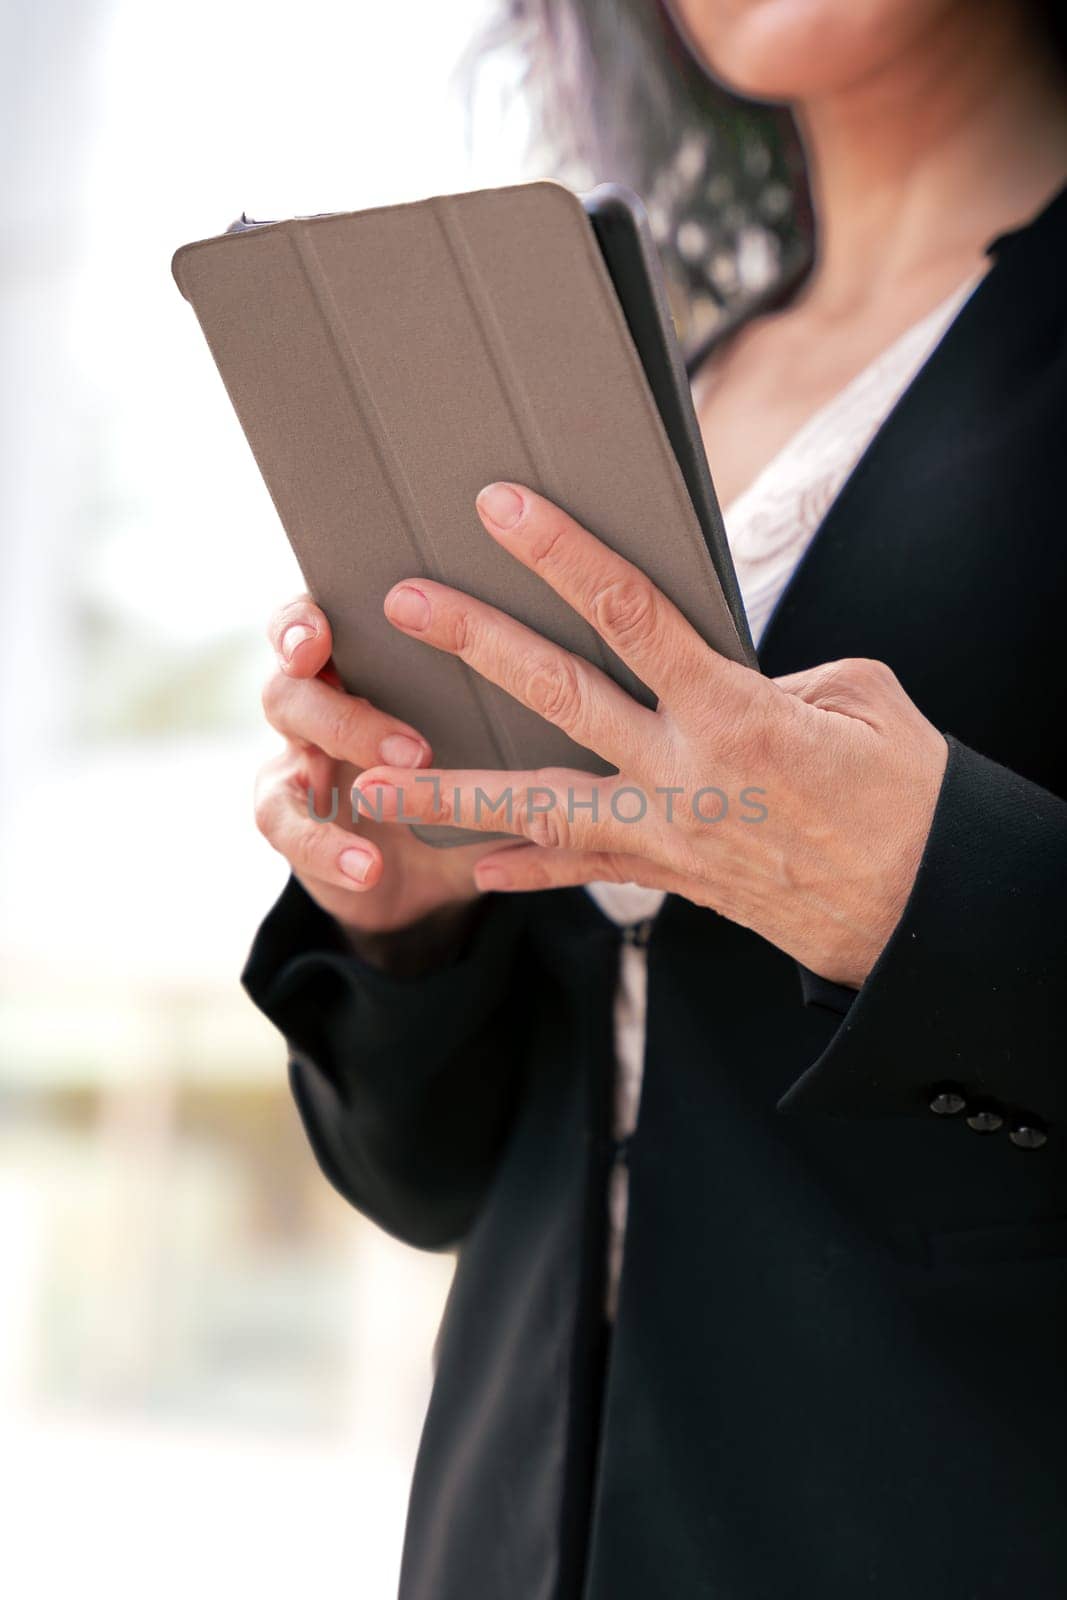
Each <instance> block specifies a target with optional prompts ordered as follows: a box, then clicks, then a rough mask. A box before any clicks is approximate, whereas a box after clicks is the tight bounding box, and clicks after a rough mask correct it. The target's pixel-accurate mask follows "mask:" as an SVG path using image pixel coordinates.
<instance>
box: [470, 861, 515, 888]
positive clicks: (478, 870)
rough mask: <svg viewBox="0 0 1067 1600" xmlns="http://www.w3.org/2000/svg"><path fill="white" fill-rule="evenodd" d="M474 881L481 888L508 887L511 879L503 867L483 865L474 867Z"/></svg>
mask: <svg viewBox="0 0 1067 1600" xmlns="http://www.w3.org/2000/svg"><path fill="white" fill-rule="evenodd" d="M474 881H475V883H476V884H477V885H478V887H479V889H506V888H507V886H508V884H509V883H510V882H511V879H510V878H509V877H508V875H507V873H506V872H505V871H504V869H503V867H482V866H478V867H475V869H474Z"/></svg>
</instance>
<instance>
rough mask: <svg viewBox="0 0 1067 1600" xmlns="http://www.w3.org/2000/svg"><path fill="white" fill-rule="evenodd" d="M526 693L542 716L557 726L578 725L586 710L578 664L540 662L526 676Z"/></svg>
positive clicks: (570, 662)
mask: <svg viewBox="0 0 1067 1600" xmlns="http://www.w3.org/2000/svg"><path fill="white" fill-rule="evenodd" d="M526 694H527V698H528V699H529V702H530V705H531V706H532V707H533V709H534V710H535V711H536V712H537V714H538V716H541V717H544V719H545V721H546V722H551V723H554V724H555V725H556V726H557V727H561V728H572V727H574V726H575V725H576V723H577V721H578V718H579V715H580V712H581V707H582V686H581V682H580V680H579V676H578V669H577V665H576V663H575V662H573V661H569V660H567V659H563V660H555V661H539V662H537V663H535V664H534V666H533V667H532V668H531V670H530V671H529V673H528V674H527V675H526Z"/></svg>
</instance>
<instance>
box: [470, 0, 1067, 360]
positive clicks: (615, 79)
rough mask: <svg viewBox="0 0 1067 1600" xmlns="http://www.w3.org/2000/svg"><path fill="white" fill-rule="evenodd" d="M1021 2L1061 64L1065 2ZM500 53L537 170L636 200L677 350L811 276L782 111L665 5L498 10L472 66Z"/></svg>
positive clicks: (801, 197)
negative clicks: (688, 40)
mask: <svg viewBox="0 0 1067 1600" xmlns="http://www.w3.org/2000/svg"><path fill="white" fill-rule="evenodd" d="M1020 3H1029V6H1030V9H1031V11H1032V12H1033V13H1034V14H1035V17H1036V18H1037V20H1038V22H1039V24H1040V25H1041V26H1042V27H1043V28H1044V29H1045V31H1046V35H1047V37H1048V39H1049V43H1050V46H1051V48H1052V49H1053V50H1054V51H1055V52H1056V53H1057V55H1058V57H1059V59H1060V61H1061V62H1063V63H1064V64H1065V67H1067V4H1065V3H1064V0H1020ZM505 49H506V50H508V51H510V52H512V53H513V54H515V55H517V57H518V59H519V62H520V63H521V73H522V77H521V85H520V87H521V92H522V95H523V98H524V100H525V102H526V105H527V107H528V110H529V113H530V116H531V119H532V127H533V135H534V138H533V148H532V150H531V156H532V159H533V161H534V162H535V163H536V165H537V166H538V168H539V169H540V170H541V171H543V172H548V173H552V174H553V175H554V176H557V177H559V178H562V179H563V180H564V181H565V182H568V183H569V184H570V185H571V186H572V187H573V188H575V189H584V188H590V187H592V185H593V184H594V183H599V182H601V181H604V180H616V181H619V182H622V183H626V184H628V185H629V186H630V187H631V188H633V189H635V190H636V191H637V192H638V194H640V195H641V197H642V199H643V200H644V201H645V205H646V207H647V209H648V214H649V221H650V223H651V226H652V231H653V234H654V235H655V238H656V243H657V245H658V246H659V251H660V255H661V257H662V260H663V265H664V270H665V273H666V277H667V288H668V293H669V295H670V298H671V302H672V305H671V309H672V311H673V312H674V315H675V321H676V323H677V326H678V331H679V334H680V337H681V340H682V343H683V346H685V347H688V348H693V347H694V346H696V345H699V344H700V343H701V342H702V341H703V339H704V338H705V336H706V335H707V334H708V333H709V332H710V331H711V329H712V328H714V327H715V326H716V325H717V324H718V323H719V322H720V321H721V320H722V319H723V318H724V317H725V316H729V317H730V318H731V319H732V318H733V316H734V315H743V314H744V310H745V308H746V306H747V305H749V304H750V303H751V302H754V301H756V300H759V299H762V298H763V297H764V296H765V295H767V294H768V293H770V294H773V293H774V290H775V286H776V285H781V286H782V289H783V291H784V290H785V288H786V286H788V285H792V284H794V283H795V282H796V281H797V280H798V278H800V277H802V276H803V274H804V273H805V272H806V271H807V269H808V267H809V265H810V263H811V259H812V253H813V224H812V215H811V204H810V195H809V190H808V184H807V176H806V171H805V164H804V157H803V151H802V149H801V144H800V139H799V136H798V134H797V130H796V125H795V123H794V121H793V118H792V115H791V113H790V112H789V110H788V108H787V107H785V106H782V105H767V104H761V103H758V102H755V101H750V100H745V99H742V98H741V97H740V96H738V95H735V94H733V93H731V92H730V91H729V90H727V89H725V88H723V87H722V86H721V85H720V84H718V83H716V82H715V81H714V80H713V79H712V78H710V77H709V76H708V74H707V72H706V71H705V69H704V68H703V67H702V66H701V65H700V64H699V63H698V62H697V61H696V60H695V59H694V57H693V55H692V54H691V52H690V50H689V48H688V46H687V45H686V44H685V43H684V41H683V39H682V38H681V36H680V34H679V32H678V29H677V27H676V26H675V24H674V22H673V21H672V19H671V17H670V15H669V13H668V10H667V6H666V4H665V0H498V14H497V16H496V18H495V20H493V21H492V22H491V23H490V24H489V26H488V28H487V29H486V30H485V32H484V33H483V35H482V36H481V37H480V38H479V39H478V40H477V41H476V43H475V45H474V46H473V47H472V50H471V52H470V54H469V57H468V62H467V65H468V69H470V70H476V68H477V66H478V63H479V62H480V61H482V60H484V59H485V57H486V56H487V55H491V54H493V53H494V52H496V51H499V50H505Z"/></svg>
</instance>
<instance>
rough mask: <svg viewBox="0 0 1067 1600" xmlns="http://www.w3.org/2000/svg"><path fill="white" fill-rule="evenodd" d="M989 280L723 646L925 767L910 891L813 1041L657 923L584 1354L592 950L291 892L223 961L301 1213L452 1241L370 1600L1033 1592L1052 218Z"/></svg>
mask: <svg viewBox="0 0 1067 1600" xmlns="http://www.w3.org/2000/svg"><path fill="white" fill-rule="evenodd" d="M990 251H991V253H992V255H993V257H994V264H993V266H992V268H991V270H990V272H989V274H988V276H987V277H986V278H985V280H984V281H983V282H982V283H981V285H980V287H979V288H978V289H977V291H976V292H975V294H974V296H973V298H972V299H971V300H970V301H969V302H968V304H967V305H966V307H965V308H964V309H963V311H962V312H961V314H960V315H959V317H958V319H957V320H956V322H955V323H954V324H953V326H952V327H951V328H950V330H949V331H948V333H947V335H946V336H945V338H944V339H943V341H942V343H941V344H940V345H939V347H938V349H937V350H936V351H935V353H934V354H933V356H932V357H931V359H930V360H929V361H928V362H927V364H926V366H925V367H924V368H923V370H922V371H921V372H920V373H919V375H918V377H917V378H916V379H915V381H914V382H913V383H912V384H911V386H910V388H909V389H908V390H907V392H906V393H905V394H904V396H903V398H902V399H901V400H900V402H899V403H898V404H897V406H896V408H895V409H894V411H893V412H892V414H891V416H890V417H889V418H888V419H887V421H886V422H885V423H884V425H883V426H882V428H881V430H880V431H879V433H878V435H877V437H876V438H875V440H874V442H873V443H872V444H871V446H870V448H869V449H868V450H867V452H866V454H865V455H864V457H863V459H862V461H861V462H860V464H859V465H858V466H857V468H856V470H855V471H854V472H853V473H852V476H851V477H850V478H849V480H848V483H847V484H846V486H845V488H844V489H843V491H842V493H841V495H840V497H839V498H838V500H837V501H836V502H835V504H834V505H833V507H832V508H831V510H830V512H829V514H828V515H827V517H826V519H825V522H824V524H823V526H822V528H821V529H820V531H819V533H818V535H817V537H816V538H815V541H814V543H813V544H812V546H811V548H810V550H809V551H808V553H807V555H806V557H805V559H804V561H803V562H802V564H801V566H800V568H799V570H798V571H797V573H796V575H795V576H794V578H793V580H792V582H791V583H790V585H789V587H788V589H787V591H786V592H785V594H784V596H783V598H782V600H781V602H780V603H779V605H778V608H777V611H776V612H775V615H774V617H773V619H772V621H771V623H770V626H769V629H768V631H767V633H766V635H765V641H764V645H763V649H762V652H761V654H762V662H763V666H764V668H765V670H766V671H767V672H769V673H771V674H779V673H784V672H789V671H793V670H796V669H799V668H803V667H807V666H810V665H812V664H814V663H816V662H820V661H824V660H831V659H834V658H839V657H845V656H873V657H879V658H881V659H882V660H884V661H887V662H888V663H889V664H890V666H892V667H893V669H894V670H895V671H896V673H897V674H898V675H899V677H900V679H901V681H902V683H903V684H904V687H905V688H906V689H907V691H908V692H909V693H910V694H911V695H912V696H913V698H914V699H915V700H916V702H917V703H918V705H919V706H920V707H921V708H922V710H923V711H924V712H925V713H926V714H927V715H928V716H929V717H930V718H931V719H932V720H933V721H934V722H935V723H936V724H937V726H938V727H939V728H941V729H943V730H944V731H945V732H946V733H947V734H948V735H949V736H950V743H951V755H950V760H949V765H948V770H947V773H946V776H945V780H944V785H943V788H942V791H941V795H940V799H939V802H938V806H937V811H936V815H935V817H934V822H933V827H932V831H931V834H930V837H929V841H928V844H927V847H926V851H925V854H924V857H923V860H922V865H921V867H920V870H919V875H918V879H917V881H916V884H915V887H914V891H913V893H912V895H911V898H910V900H909V902H908V905H907V908H906V910H905V912H904V915H903V918H902V920H901V922H900V924H899V926H898V927H897V929H896V931H895V933H894V934H893V936H892V938H891V939H890V942H889V944H888V946H887V947H886V949H885V951H884V952H883V954H882V957H881V959H880V960H879V962H878V964H877V966H876V968H875V970H874V971H873V972H872V974H871V975H870V977H869V979H868V980H867V982H866V983H865V984H864V986H863V988H862V989H861V990H860V991H859V993H858V995H857V996H856V997H855V999H854V1000H853V1001H852V1003H851V1005H849V1004H848V997H847V996H846V997H845V998H844V999H840V998H839V995H838V996H835V994H834V993H833V992H832V991H828V998H829V1000H830V1002H831V1005H835V1006H837V1009H836V1010H834V1009H829V1008H828V1007H827V1006H826V1005H825V1004H819V1003H817V1002H818V1000H819V999H820V986H818V985H809V986H808V987H807V990H806V991H805V989H804V988H803V987H802V984H801V982H800V981H799V978H798V972H797V969H796V967H795V965H794V963H793V962H792V961H791V960H790V959H789V958H788V957H786V956H784V955H782V954H781V953H780V952H779V951H778V950H776V949H774V948H773V947H772V946H771V945H769V944H767V943H765V942H764V941H763V940H761V939H759V938H758V937H757V936H756V935H755V934H752V933H750V932H746V931H745V930H744V929H742V928H738V927H735V926H733V925H732V924H731V923H729V922H726V921H724V920H723V919H722V918H720V917H718V916H716V915H715V914H714V913H712V912H710V911H707V910H700V909H698V908H696V907H695V906H693V905H691V904H689V903H688V902H687V901H685V900H681V899H677V898H674V897H671V898H669V899H668V901H667V903H666V905H665V907H664V910H663V911H662V913H661V914H660V916H659V917H658V919H657V920H656V922H655V925H654V930H653V933H652V938H651V945H650V951H649V961H650V969H649V970H650V978H649V984H650V988H649V994H650V1000H649V1018H648V1046H647V1058H646V1075H645V1082H644V1090H643V1099H642V1104H641V1111H640V1122H639V1126H638V1128H637V1131H636V1133H635V1135H634V1136H633V1139H632V1141H631V1144H630V1149H629V1161H630V1169H631V1188H630V1214H629V1226H628V1233H627V1240H626V1255H625V1265H624V1269H623V1276H622V1281H621V1288H620V1297H619V1309H618V1316H617V1321H616V1325H615V1329H614V1333H613V1334H612V1335H611V1336H610V1339H607V1338H606V1337H605V1336H604V1335H603V1331H602V1321H601V1317H600V1305H601V1299H602V1292H603V1261H604V1234H605V1202H604V1183H605V1174H606V1171H607V1166H608V1162H609V1160H610V1156H611V1144H610V1137H609V1094H610V1081H611V1071H612V1032H611V1000H612V988H613V983H614V977H615V969H616V958H617V953H618V942H619V938H620V934H619V931H618V929H617V928H616V927H615V926H614V925H613V924H611V923H609V922H608V921H607V920H606V919H605V918H604V917H603V916H602V915H601V914H600V912H599V911H598V910H597V909H596V907H595V906H594V905H593V904H592V902H591V901H590V900H589V899H588V897H587V896H586V895H585V894H584V893H583V892H582V891H580V890H558V891H551V892H547V893H544V894H541V895H530V896H525V897H523V896H515V897H508V896H497V897H494V898H492V899H490V900H488V901H487V903H486V905H485V907H484V911H483V915H482V918H481V921H480V923H479V924H478V926H477V929H476V931H475V933H474V934H473V936H472V938H471V941H470V943H469V946H468V947H467V948H466V949H465V950H463V951H462V952H460V953H459V955H458V957H457V959H456V960H455V962H454V963H453V964H452V965H451V966H448V967H447V968H444V969H442V970H440V971H436V972H434V973H433V974H432V975H430V976H428V977H422V978H417V979H404V978H398V977H390V976H385V975H383V974H382V973H380V972H377V971H375V970H373V969H372V968H370V967H369V966H367V965H365V964H364V963H363V962H361V961H359V960H357V959H355V958H354V957H353V956H352V955H350V954H346V953H345V950H344V946H343V944H342V942H341V940H340V939H339V937H338V935H337V933H336V931H335V928H334V925H333V924H332V922H331V921H330V919H329V918H327V917H326V916H325V915H323V914H322V913H321V912H319V911H318V910H317V909H316V907H315V906H314V904H313V903H312V902H311V901H310V899H309V898H308V897H307V896H306V895H305V894H304V892H303V891H302V890H301V889H300V888H299V886H298V885H296V884H295V882H291V883H290V885H289V887H288V888H287V889H286V891H285V893H284V894H283V895H282V897H281V899H280V901H279V902H278V904H277V905H276V906H275V908H274V909H273V910H272V911H271V913H270V914H269V916H268V917H267V919H266V921H265V923H264V924H263V926H262V928H261V930H260V932H259V934H258V936H257V939H256V942H255V945H254V947H253V951H252V954H251V956H250V958H249V962H248V966H247V968H246V970H245V973H244V982H245V984H246V985H247V988H248V990H249V992H250V994H251V995H252V997H253V999H254V1000H255V1001H256V1003H257V1004H258V1005H259V1006H261V1007H262V1009H263V1010H264V1011H265V1012H266V1013H267V1015H268V1016H270V1017H271V1018H273V1020H274V1021H275V1022H276V1023H277V1025H278V1027H279V1028H280V1029H281V1030H282V1032H283V1033H284V1035H285V1037H286V1039H287V1041H288V1044H289V1049H290V1053H291V1062H292V1065H291V1072H292V1083H293V1088H294V1091H295V1095H296V1099H297V1103H298V1105H299V1108H300V1112H301V1114H302V1116H303V1119H304V1122H305V1124H306V1127H307V1131H308V1134H309V1137H310V1139H311V1142H312V1144H313V1146H314V1149H315V1153H316V1155H317V1157H318V1159H319V1161H320V1162H321V1164H322V1167H323V1169H324V1171H325V1172H326V1174H327V1176H328V1177H329V1178H330V1179H331V1180H332V1181H333V1182H334V1183H335V1184H336V1186H337V1187H338V1189H340V1191H341V1192H342V1193H343V1194H344V1195H346V1196H347V1197H348V1198H349V1199H350V1200H351V1201H352V1203H353V1204H354V1205H355V1206H357V1207H359V1209H360V1210H361V1211H363V1212H364V1213H365V1214H366V1215H368V1216H369V1217H372V1218H374V1219H375V1221H377V1222H378V1223H380V1224H381V1225H382V1226H383V1227H384V1228H386V1229H388V1230H389V1231H390V1232H392V1233H394V1234H396V1235H397V1236H399V1237H400V1238H402V1239H405V1240H407V1241H409V1242H410V1243H412V1244H415V1245H419V1246H423V1247H425V1248H428V1249H441V1248H445V1247H450V1246H452V1245H458V1266H457V1271H456V1276H455V1280H454V1284H453V1287H452V1290H451V1293H450V1295H449V1299H448V1304H447V1308H446V1311H445V1315H444V1319H443V1324H442V1329H441V1333H440V1336H439V1342H438V1350H439V1361H438V1368H437V1373H436V1382H435V1387H434V1391H433V1397H432V1400H431V1404H430V1408H429V1414H428V1417H427V1421H426V1425H425V1430H424V1434H423V1438H422V1443H421V1448H420V1452H419V1457H418V1463H417V1467H416V1471H415V1478H414V1485H413V1490H412V1498H411V1506H410V1515H409V1524H408V1535H407V1543H406V1549H405V1558H404V1571H403V1579H402V1583H401V1594H402V1596H403V1600H578V1597H579V1596H581V1597H583V1600H660V1597H663V1600H794V1597H795V1600H816V1597H817V1600H857V1597H858V1596H860V1595H863V1596H869V1597H871V1600H901V1597H902V1596H907V1597H908V1600H992V1597H993V1596H1008V1595H1011V1596H1013V1597H1015V1596H1027V1597H1028V1600H1053V1597H1054V1596H1056V1597H1058V1596H1062V1595H1063V1594H1064V1593H1067V1518H1065V1516H1064V1511H1065V1506H1067V1145H1065V1134H1067V1070H1065V1069H1067V1061H1065V1050H1064V1040H1065V1026H1064V1025H1065V1020H1067V1017H1065V1013H1067V992H1065V983H1064V978H1065V971H1067V962H1065V954H1067V951H1065V945H1067V899H1065V890H1067V804H1065V802H1064V798H1063V797H1064V796H1065V794H1067V781H1065V780H1067V773H1065V763H1064V750H1065V741H1064V732H1063V715H1064V699H1065V687H1067V685H1065V669H1064V659H1065V657H1064V644H1063V633H1064V617H1065V605H1067V595H1065V592H1064V571H1065V549H1067V518H1065V513H1064V505H1065V493H1064V463H1065V455H1067V451H1065V443H1067V441H1065V438H1064V420H1065V401H1067V382H1065V380H1067V359H1065V348H1064V345H1065V331H1067V315H1065V305H1064V286H1065V285H1067V193H1065V194H1064V195H1061V196H1060V198H1058V199H1057V200H1056V201H1054V202H1053V203H1052V205H1051V206H1050V207H1048V208H1047V209H1046V211H1045V212H1044V213H1043V214H1042V215H1041V216H1040V217H1039V218H1038V219H1037V220H1036V221H1035V222H1034V223H1033V224H1031V225H1030V226H1028V227H1026V228H1023V229H1021V230H1019V231H1017V232H1014V233H1011V234H1009V235H1006V236H1003V237H1001V238H1000V239H998V240H996V241H994V243H993V244H992V245H991V246H990ZM771 799H773V797H769V801H768V803H770V800H771ZM821 997H822V998H823V999H826V998H827V994H826V993H824V994H822V995H821ZM842 1011H843V1012H844V1015H842V1014H841V1012H842ZM980 1111H981V1112H985V1113H987V1115H986V1116H985V1118H984V1119H980V1118H978V1117H977V1115H976V1114H977V1113H978V1112H980ZM972 1124H974V1126H972ZM983 1126H986V1127H990V1128H992V1129H993V1131H988V1132H980V1131H976V1128H981V1127H983ZM309 1537H314V1535H313V1532H312V1530H309ZM358 1563H359V1551H358V1550H355V1551H354V1552H353V1564H354V1566H356V1567H358ZM340 1576H341V1575H339V1577H340ZM353 1581H356V1583H357V1588H358V1580H353Z"/></svg>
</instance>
